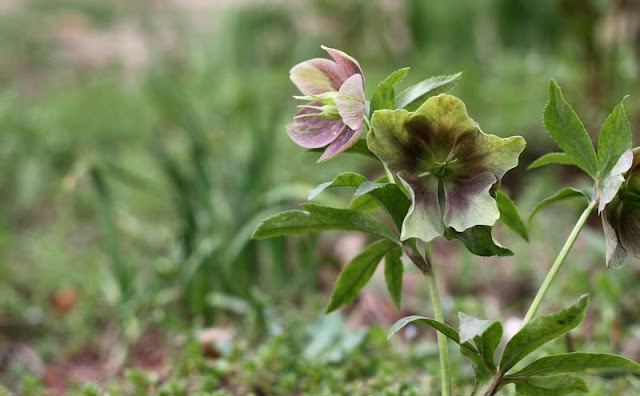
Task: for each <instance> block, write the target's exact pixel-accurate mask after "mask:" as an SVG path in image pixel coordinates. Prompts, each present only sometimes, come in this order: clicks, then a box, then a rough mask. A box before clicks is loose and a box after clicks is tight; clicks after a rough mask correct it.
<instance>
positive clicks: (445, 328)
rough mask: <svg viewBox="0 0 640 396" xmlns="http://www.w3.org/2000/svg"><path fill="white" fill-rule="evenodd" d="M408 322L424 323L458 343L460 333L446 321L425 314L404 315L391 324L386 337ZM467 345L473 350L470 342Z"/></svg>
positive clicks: (391, 335)
mask: <svg viewBox="0 0 640 396" xmlns="http://www.w3.org/2000/svg"><path fill="white" fill-rule="evenodd" d="M409 323H420V324H425V325H427V326H430V327H432V328H433V329H435V330H437V331H439V332H440V333H442V334H444V335H445V336H446V337H447V338H449V339H450V340H451V341H453V342H455V343H456V344H458V345H459V344H460V335H459V334H458V332H457V331H456V330H455V329H454V328H453V327H451V326H449V325H448V324H446V323H442V322H439V321H437V320H435V319H431V318H427V317H425V316H418V315H411V316H405V317H404V318H402V319H400V320H398V321H397V322H396V323H394V324H393V326H391V330H389V336H387V339H389V338H391V337H393V335H394V334H396V333H397V332H398V331H400V330H402V328H404V327H405V326H406V325H408V324H409ZM469 346H470V347H471V348H472V349H473V350H475V348H474V347H473V346H471V344H469Z"/></svg>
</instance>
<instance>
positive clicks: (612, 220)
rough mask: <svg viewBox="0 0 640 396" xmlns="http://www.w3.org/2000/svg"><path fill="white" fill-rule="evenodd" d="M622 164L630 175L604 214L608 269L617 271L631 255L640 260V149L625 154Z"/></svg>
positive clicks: (626, 175)
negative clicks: (611, 268) (612, 268)
mask: <svg viewBox="0 0 640 396" xmlns="http://www.w3.org/2000/svg"><path fill="white" fill-rule="evenodd" d="M631 156H632V159H631ZM618 164H619V165H616V166H617V167H620V168H622V169H624V168H626V169H628V172H626V174H625V176H624V181H623V182H622V183H621V186H620V188H619V190H618V191H617V195H616V196H615V198H613V199H612V200H611V202H608V203H607V204H606V206H605V207H604V210H603V213H602V225H603V228H604V235H605V240H606V243H607V267H614V268H616V267H619V266H621V265H622V264H624V261H625V260H626V258H627V255H628V254H631V255H632V256H633V257H635V258H637V259H640V147H636V148H635V149H633V150H632V151H629V152H627V153H625V154H624V155H623V156H622V157H621V158H620V161H619V162H618ZM625 164H628V165H625ZM629 165H630V166H629Z"/></svg>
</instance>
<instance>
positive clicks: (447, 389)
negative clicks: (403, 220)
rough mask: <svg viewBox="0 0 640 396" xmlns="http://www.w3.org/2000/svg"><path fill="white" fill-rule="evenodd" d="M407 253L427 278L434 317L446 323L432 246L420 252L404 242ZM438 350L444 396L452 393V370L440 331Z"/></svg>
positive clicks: (445, 340)
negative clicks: (434, 268)
mask: <svg viewBox="0 0 640 396" xmlns="http://www.w3.org/2000/svg"><path fill="white" fill-rule="evenodd" d="M404 247H405V253H406V254H407V256H408V257H409V258H410V259H411V261H413V263H414V264H415V265H416V266H417V267H418V268H419V269H420V271H422V273H423V274H424V276H425V278H426V280H427V289H429V297H430V298H431V304H432V306H433V315H434V319H435V320H437V321H438V322H442V323H444V316H443V314H442V302H441V301H440V293H439V291H438V283H437V282H436V276H435V274H434V272H433V266H432V265H431V251H430V250H431V247H430V246H429V245H427V247H426V254H425V256H423V255H422V254H420V252H419V250H418V249H417V247H416V246H415V245H414V244H412V243H406V244H404ZM437 336H438V352H439V355H440V382H441V384H442V396H450V395H451V372H450V371H449V350H448V349H447V337H446V336H445V335H444V334H442V333H440V332H438V334H437Z"/></svg>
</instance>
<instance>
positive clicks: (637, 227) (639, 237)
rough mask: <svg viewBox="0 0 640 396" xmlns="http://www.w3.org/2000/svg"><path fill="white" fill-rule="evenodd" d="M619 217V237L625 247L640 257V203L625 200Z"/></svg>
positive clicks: (630, 252) (634, 255)
mask: <svg viewBox="0 0 640 396" xmlns="http://www.w3.org/2000/svg"><path fill="white" fill-rule="evenodd" d="M622 205H624V206H625V207H624V208H623V211H622V215H621V216H620V218H619V219H618V238H619V240H620V243H621V244H622V246H623V247H624V249H625V250H626V251H627V252H628V253H629V254H630V255H632V256H633V257H635V258H637V259H640V203H638V202H634V203H631V202H624V203H622Z"/></svg>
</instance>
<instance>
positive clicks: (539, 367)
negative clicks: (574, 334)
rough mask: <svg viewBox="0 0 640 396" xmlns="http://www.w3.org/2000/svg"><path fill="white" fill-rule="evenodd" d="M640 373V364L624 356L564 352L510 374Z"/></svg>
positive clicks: (517, 375)
mask: <svg viewBox="0 0 640 396" xmlns="http://www.w3.org/2000/svg"><path fill="white" fill-rule="evenodd" d="M582 372H589V373H595V374H607V375H608V374H640V364H638V363H636V362H634V361H633V360H630V359H627V358H626V357H623V356H618V355H610V354H607V353H584V352H574V353H562V354H559V355H551V356H545V357H543V358H540V359H538V360H536V361H534V362H533V363H531V364H529V365H528V366H527V367H525V368H523V369H522V370H520V371H518V372H517V373H514V374H512V375H510V376H511V377H530V376H533V375H549V374H557V373H582Z"/></svg>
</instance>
